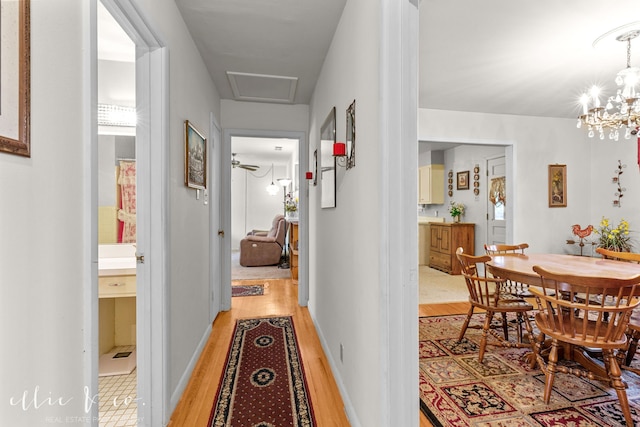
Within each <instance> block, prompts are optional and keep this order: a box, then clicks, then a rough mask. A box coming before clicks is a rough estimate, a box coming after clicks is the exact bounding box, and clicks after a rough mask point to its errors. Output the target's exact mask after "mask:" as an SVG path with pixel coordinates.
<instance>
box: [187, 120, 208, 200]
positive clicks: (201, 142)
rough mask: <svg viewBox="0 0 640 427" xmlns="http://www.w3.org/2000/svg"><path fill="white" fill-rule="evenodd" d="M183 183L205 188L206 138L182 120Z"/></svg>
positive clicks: (191, 186) (188, 185) (196, 187)
mask: <svg viewBox="0 0 640 427" xmlns="http://www.w3.org/2000/svg"><path fill="white" fill-rule="evenodd" d="M184 183H185V185H186V186H187V187H190V188H195V189H202V190H204V189H205V188H207V139H206V138H205V137H204V136H203V135H202V134H201V133H200V132H198V130H197V129H196V128H195V127H194V126H193V125H192V124H191V122H189V120H185V121H184Z"/></svg>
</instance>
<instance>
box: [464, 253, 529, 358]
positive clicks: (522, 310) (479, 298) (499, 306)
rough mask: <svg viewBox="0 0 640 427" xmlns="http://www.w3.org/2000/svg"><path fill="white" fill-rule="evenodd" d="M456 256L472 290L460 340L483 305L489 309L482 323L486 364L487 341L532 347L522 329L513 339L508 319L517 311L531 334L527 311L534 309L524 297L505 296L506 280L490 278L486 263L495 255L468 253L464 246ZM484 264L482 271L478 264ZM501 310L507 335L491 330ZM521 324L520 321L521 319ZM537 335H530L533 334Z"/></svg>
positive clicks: (481, 356) (486, 309)
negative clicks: (503, 290) (494, 318)
mask: <svg viewBox="0 0 640 427" xmlns="http://www.w3.org/2000/svg"><path fill="white" fill-rule="evenodd" d="M456 257H457V258H458V262H460V266H461V272H462V275H463V276H464V279H465V282H466V284H467V289H468V291H469V303H470V304H471V307H469V311H468V313H467V317H466V319H465V321H464V323H463V325H462V329H461V330H460V335H459V336H458V341H460V340H462V338H464V335H465V333H466V331H467V328H469V327H470V326H469V322H470V321H471V316H473V312H474V309H475V308H479V309H482V310H484V311H485V314H484V315H485V318H484V322H483V325H482V338H481V341H480V351H479V355H478V361H479V362H480V363H482V360H483V358H484V353H485V351H486V347H487V344H490V345H498V346H502V347H530V346H531V345H530V344H528V343H523V342H522V330H521V328H518V341H517V342H511V341H509V333H508V327H509V324H508V322H507V313H516V314H517V315H519V317H520V318H522V319H524V322H525V323H526V325H527V331H529V332H530V333H531V325H530V324H529V318H528V316H527V314H526V312H527V311H530V310H533V306H532V305H531V304H529V303H528V302H526V301H525V300H523V299H515V298H504V295H503V294H502V286H504V285H505V283H506V280H504V279H499V278H495V277H487V273H486V272H487V268H486V265H484V264H485V263H486V262H487V261H491V257H490V256H488V255H483V256H472V255H467V254H465V253H464V251H463V249H462V248H458V249H457V250H456ZM481 264H482V265H483V266H484V269H483V272H484V273H482V274H479V273H478V271H479V269H478V266H479V265H481ZM497 313H500V315H501V317H502V329H503V333H504V337H501V336H500V335H498V334H494V333H493V331H492V330H491V320H492V319H493V316H494V314H497ZM518 324H520V322H518ZM490 333H491V335H492V336H493V337H494V338H495V340H491V342H489V340H488V336H489V334H490ZM532 336H533V335H532V334H530V337H532Z"/></svg>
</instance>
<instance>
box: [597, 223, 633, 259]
mask: <svg viewBox="0 0 640 427" xmlns="http://www.w3.org/2000/svg"><path fill="white" fill-rule="evenodd" d="M593 231H594V233H596V234H598V235H599V236H600V237H599V239H598V247H600V248H604V249H608V250H610V251H616V252H631V243H630V239H631V237H630V236H629V223H628V222H627V221H626V220H625V219H624V218H623V219H621V220H620V223H619V224H618V226H617V227H613V225H612V224H611V222H610V221H609V218H605V217H602V220H601V221H600V227H599V228H596V229H595V230H593Z"/></svg>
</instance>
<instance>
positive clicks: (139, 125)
mask: <svg viewBox="0 0 640 427" xmlns="http://www.w3.org/2000/svg"><path fill="white" fill-rule="evenodd" d="M134 3H135V0H99V1H97V0H91V2H89V3H88V4H89V7H88V8H87V9H86V10H87V19H88V21H89V22H90V28H91V38H92V39H93V38H94V37H95V40H94V41H96V43H97V41H98V40H100V39H101V38H102V37H103V35H101V34H100V29H99V26H100V25H99V24H98V15H99V14H103V13H104V12H105V10H103V9H102V6H104V9H106V11H107V12H108V14H107V18H109V16H108V15H110V18H111V19H113V20H114V21H115V22H116V23H117V25H113V26H112V29H117V31H122V30H123V29H124V32H125V33H126V36H127V37H128V38H129V40H128V43H132V45H133V50H134V52H135V53H134V54H133V55H132V54H131V53H130V57H131V58H133V57H135V59H131V61H132V63H133V66H132V65H131V64H129V66H128V67H132V69H133V70H134V73H133V76H134V81H135V83H136V84H135V85H134V88H133V89H132V92H133V94H132V95H131V96H130V98H127V99H128V100H129V103H131V102H133V106H134V107H135V108H134V109H133V114H131V111H130V110H131V108H130V104H129V105H127V104H125V105H124V107H128V108H125V109H124V111H123V109H121V108H115V109H112V112H115V113H116V114H114V115H113V116H112V117H111V118H112V119H113V120H114V122H115V123H112V124H113V125H114V126H112V127H111V128H110V129H111V130H110V131H109V132H108V133H109V136H108V137H107V138H108V139H109V138H112V139H113V140H114V146H115V144H116V142H115V139H116V136H117V137H118V138H117V139H118V140H120V139H121V137H125V136H127V137H129V138H131V137H133V138H134V142H133V145H134V147H135V149H134V151H132V152H129V154H119V155H118V157H120V159H118V161H117V164H118V165H119V164H120V163H119V160H126V161H128V163H130V164H135V175H134V176H135V177H133V176H131V175H130V176H128V178H129V179H128V180H125V181H128V183H129V184H130V185H131V186H132V187H133V188H135V194H136V196H135V213H132V212H129V215H123V218H124V217H127V216H128V218H129V219H132V218H135V223H136V224H135V231H134V232H133V233H130V235H131V236H135V237H133V239H134V240H135V243H134V242H121V243H123V244H124V243H126V244H127V245H128V247H129V249H130V251H129V252H127V253H126V254H125V256H124V257H120V256H114V257H111V258H115V260H117V261H115V262H116V264H117V263H118V262H120V263H124V265H120V266H121V267H124V268H123V269H122V271H119V272H118V273H121V274H122V273H132V274H125V275H128V276H133V277H135V279H134V281H133V286H132V282H131V281H130V280H124V281H115V282H113V283H110V284H111V285H113V286H109V284H106V287H107V288H109V289H110V291H111V292H116V293H117V292H120V291H125V292H126V293H129V294H130V295H127V296H126V297H124V296H122V295H118V296H113V295H109V296H107V297H106V298H107V299H109V298H113V299H114V300H115V299H116V298H118V299H122V300H123V301H124V298H133V300H130V304H128V308H127V312H128V316H129V317H128V319H126V321H125V325H126V326H125V327H124V331H123V332H124V333H126V334H127V335H128V339H129V340H130V342H131V340H132V342H135V353H136V355H135V356H136V357H135V365H136V368H135V371H137V378H136V380H137V381H136V382H137V384H136V385H135V387H134V390H133V391H134V392H133V393H129V391H124V392H123V391H120V392H118V396H117V397H118V398H117V399H116V400H112V401H111V402H112V403H115V404H116V405H117V406H119V409H120V410H127V409H130V408H131V405H132V404H133V403H134V401H135V402H136V405H137V410H136V420H135V421H136V424H137V425H140V426H142V425H164V424H165V423H166V420H167V419H168V414H167V413H166V412H167V408H168V407H169V398H168V391H167V385H166V381H165V379H166V377H167V367H166V362H165V357H166V353H167V344H166V339H165V336H166V330H165V326H164V325H165V324H166V316H167V314H166V313H167V308H166V292H165V289H166V286H167V285H166V281H167V267H166V262H165V259H164V258H165V248H166V220H165V218H166V211H167V205H166V200H165V198H164V195H165V194H166V193H167V158H166V154H165V152H164V149H163V147H166V134H165V129H166V117H167V111H168V106H167V102H166V97H167V94H166V89H167V88H168V85H167V81H166V80H167V70H168V62H167V51H166V48H165V47H164V46H163V44H162V42H161V41H160V40H159V39H158V38H157V37H156V33H155V32H154V31H153V29H152V28H150V27H149V25H148V21H147V20H146V19H145V18H144V17H142V16H141V15H140V11H139V9H138V8H137V7H136V5H135V4H134ZM102 17H103V18H104V15H103V16H102ZM104 37H105V40H106V36H104ZM116 46H117V43H116ZM103 47H104V46H103ZM111 47H112V48H113V46H111ZM115 50H118V49H117V48H116V49H115ZM93 52H94V51H93V50H92V51H90V52H89V53H88V54H87V56H88V58H90V61H89V62H90V65H88V70H89V75H90V79H88V81H89V82H90V83H89V84H90V85H91V87H92V88H93V87H98V86H100V85H102V84H103V83H104V80H102V79H100V76H102V77H105V76H112V75H117V74H118V73H117V72H116V71H114V70H109V69H107V71H104V70H103V71H102V72H100V71H99V68H100V64H99V59H98V56H99V54H96V55H95V56H94V54H93ZM111 65H113V64H111ZM116 68H117V67H116ZM127 75H128V76H130V75H131V74H129V73H127ZM87 93H89V94H90V95H89V97H88V99H87V102H90V103H91V104H92V105H95V106H96V108H95V110H92V112H91V114H87V119H91V120H90V122H88V123H87V129H91V133H90V134H88V135H87V139H88V140H90V141H91V150H90V152H91V153H95V156H92V157H91V158H92V161H91V181H92V185H91V186H90V189H89V194H88V195H87V198H88V199H89V200H92V203H91V209H90V210H89V211H88V212H89V217H87V223H88V224H91V228H92V229H96V230H97V229H98V228H99V227H98V223H99V218H98V217H99V211H100V209H99V206H98V203H99V202H98V199H99V197H98V194H97V193H98V192H99V191H100V185H99V181H100V179H99V175H100V168H99V165H98V158H100V159H101V160H100V161H102V156H101V155H99V154H98V153H99V152H100V151H101V145H100V142H101V141H99V139H100V138H101V137H102V136H99V135H98V133H99V130H100V129H104V128H103V126H105V127H106V125H100V126H98V125H97V122H98V117H97V116H98V114H95V115H94V114H93V111H96V112H98V111H99V110H101V109H100V108H98V104H102V103H103V102H102V99H100V98H99V97H98V93H97V91H93V90H88V91H87ZM111 97H112V99H111V100H110V101H109V102H110V103H111V105H120V104H121V102H118V101H122V100H123V98H126V97H125V96H123V95H122V94H120V95H114V94H112V95H111ZM120 106H121V107H122V105H120ZM105 111H108V109H107V110H105ZM123 112H124V113H125V114H122V113H123ZM130 114H131V115H132V116H134V117H135V123H134V124H133V125H132V124H131V123H130V122H129V121H128V118H127V117H126V116H128V115H130ZM131 127H132V128H133V129H135V131H132V130H131V129H128V130H127V131H124V132H122V128H131ZM116 128H119V130H120V131H121V132H116ZM103 133H104V132H103ZM116 133H117V135H115V134H116ZM134 135H135V136H134ZM94 159H95V161H94ZM134 159H135V162H133V161H132V160H134ZM104 161H105V163H110V162H111V164H112V165H114V164H115V163H116V155H115V148H114V152H113V154H112V155H110V156H106V157H105V158H104ZM120 167H121V169H122V166H120ZM107 174H109V175H111V174H113V175H115V174H116V172H115V165H114V166H112V172H107ZM113 179H115V177H114V178H113ZM152 182H153V183H154V185H153V186H151V183H152ZM104 188H113V187H112V184H106V185H104ZM117 188H118V186H117V185H116V190H112V191H113V192H114V193H117V191H118V190H117ZM121 190H122V189H121ZM113 199H115V200H116V201H117V200H118V199H119V197H118V196H117V194H116V195H115V197H113ZM111 203H112V202H111V201H109V204H111ZM113 203H119V202H113ZM111 210H114V209H111ZM118 210H119V207H118ZM118 213H119V212H118ZM108 222H109V223H110V224H113V221H112V220H109V221H108ZM116 224H118V223H117V222H116ZM94 227H95V228H94ZM109 228H111V226H109ZM116 230H118V226H117V225H116ZM129 230H131V228H130V227H129ZM118 235H119V232H118V231H116V243H115V244H113V245H116V246H120V244H119V243H118V241H117V239H118V237H117V236H118ZM98 240H99V239H98V236H97V233H96V234H95V235H94V234H93V233H92V234H91V239H90V250H91V252H92V254H94V253H95V254H96V256H95V258H93V257H92V260H93V262H94V263H97V264H98V270H101V268H100V265H101V264H102V267H105V263H104V260H102V261H101V260H100V257H99V256H98V253H99V252H101V251H99V250H98V248H99V241H98ZM122 246H125V245H122ZM94 251H95V252H94ZM102 252H103V251H102ZM103 254H104V252H103ZM111 261H114V260H113V259H111V260H109V262H111ZM109 262H107V264H109ZM112 264H113V263H112ZM112 266H113V265H112ZM112 270H113V269H112ZM115 270H117V269H115ZM97 276H99V274H96V275H95V276H93V280H92V281H91V283H89V284H87V292H86V295H87V297H86V301H87V304H88V307H91V310H89V311H88V315H87V316H86V319H85V324H84V325H83V326H84V330H85V341H86V343H87V349H88V351H87V352H86V366H88V367H90V369H89V370H88V372H87V374H88V375H89V376H88V378H87V381H88V390H87V391H90V392H91V393H92V394H91V395H90V397H93V396H94V395H96V394H97V395H98V396H99V394H100V393H99V370H100V368H99V356H100V353H101V351H100V350H101V349H100V347H101V344H100V343H99V342H98V341H99V338H100V336H101V332H103V330H104V326H103V325H101V324H100V323H101V320H100V311H101V310H100V305H101V304H100V300H101V299H105V298H100V296H101V295H100V290H99V286H98V285H99V283H96V282H99V281H100V280H99V277H97ZM152 277H153V283H154V286H153V287H152V286H151V278H152ZM103 297H104V295H103ZM114 303H115V301H114ZM113 305H114V310H113V312H114V316H113V318H114V320H115V318H116V317H118V316H117V313H116V312H117V311H119V310H118V308H117V307H115V305H116V304H113ZM107 310H108V309H103V310H102V311H103V313H104V312H105V311H107ZM110 323H111V322H110V321H108V322H107V324H110ZM151 325H154V327H153V329H152V328H151ZM115 328H116V326H115V324H114V326H113V327H112V329H113V330H114V334H115ZM109 333H110V332H109ZM103 349H104V347H103ZM124 353H126V352H124ZM103 401H104V399H102V398H101V399H100V402H103ZM87 410H88V413H87V415H88V416H90V417H91V419H92V420H94V421H93V425H97V424H98V421H99V420H100V418H99V410H98V405H91V406H90V407H89V408H88V409H87ZM130 412H131V411H130ZM100 421H102V420H100ZM104 421H105V422H106V421H107V420H106V419H105V420H104ZM110 421H111V422H113V423H115V424H117V425H123V424H121V421H120V420H119V421H115V420H114V419H111V420H110ZM101 424H102V423H101Z"/></svg>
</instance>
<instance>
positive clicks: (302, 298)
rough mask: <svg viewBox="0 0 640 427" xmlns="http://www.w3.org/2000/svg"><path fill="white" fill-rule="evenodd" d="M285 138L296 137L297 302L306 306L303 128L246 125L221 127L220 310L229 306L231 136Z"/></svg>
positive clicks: (305, 146) (306, 200)
mask: <svg viewBox="0 0 640 427" xmlns="http://www.w3.org/2000/svg"><path fill="white" fill-rule="evenodd" d="M233 137H249V138H288V139H297V140H298V164H299V165H300V166H299V167H298V177H297V180H298V181H297V182H299V183H300V192H299V195H298V198H299V205H298V208H299V210H300V211H299V219H300V222H299V224H300V225H299V229H298V239H299V240H298V251H299V252H298V304H299V305H300V306H302V307H306V306H307V303H308V302H309V185H308V181H307V179H306V177H305V172H306V168H304V167H302V165H307V164H308V163H309V162H308V158H309V157H308V156H309V154H308V151H309V148H308V144H307V135H306V133H305V132H295V131H271V130H247V129H225V130H224V139H223V141H224V144H223V147H222V159H223V161H222V165H221V167H220V170H221V172H222V174H223V178H222V192H221V204H222V213H221V224H222V227H220V229H221V230H223V231H224V233H225V236H226V238H225V239H223V243H222V260H223V261H222V265H221V267H222V268H221V269H222V280H221V282H220V286H221V287H222V290H221V302H220V304H221V305H220V309H221V310H230V309H231V161H225V160H226V159H229V160H230V159H231V138H233Z"/></svg>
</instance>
